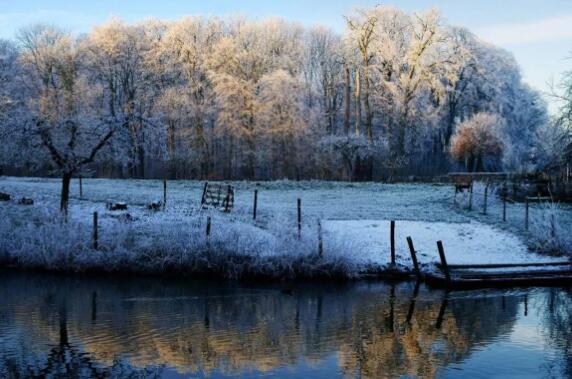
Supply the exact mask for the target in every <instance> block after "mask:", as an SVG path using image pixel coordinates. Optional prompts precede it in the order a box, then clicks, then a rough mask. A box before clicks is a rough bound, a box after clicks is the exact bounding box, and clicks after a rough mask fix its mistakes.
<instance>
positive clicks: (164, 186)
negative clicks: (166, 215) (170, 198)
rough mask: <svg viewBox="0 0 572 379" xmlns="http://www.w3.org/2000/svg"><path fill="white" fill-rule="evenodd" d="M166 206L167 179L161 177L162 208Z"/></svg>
mask: <svg viewBox="0 0 572 379" xmlns="http://www.w3.org/2000/svg"><path fill="white" fill-rule="evenodd" d="M166 206H167V180H166V179H163V209H165V207H166Z"/></svg>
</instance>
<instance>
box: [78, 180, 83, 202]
mask: <svg viewBox="0 0 572 379" xmlns="http://www.w3.org/2000/svg"><path fill="white" fill-rule="evenodd" d="M79 198H80V199H81V200H83V177H82V176H81V175H80V176H79Z"/></svg>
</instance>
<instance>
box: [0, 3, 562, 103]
mask: <svg viewBox="0 0 572 379" xmlns="http://www.w3.org/2000/svg"><path fill="white" fill-rule="evenodd" d="M380 3H381V4H384V5H392V6H395V7H397V8H400V9H403V10H405V11H407V12H415V11H422V10H425V9H428V8H432V7H436V8H439V9H440V10H441V12H442V14H443V16H444V17H445V19H446V20H447V22H448V23H449V24H451V25H457V26H464V27H467V28H469V29H470V30H471V31H473V32H474V33H476V34H477V35H478V36H479V37H481V38H482V39H484V40H486V41H489V42H491V43H494V44H495V45H498V46H501V47H503V48H505V49H507V50H509V51H510V52H512V53H513V54H514V56H515V57H516V59H517V61H518V62H519V64H520V66H521V68H522V74H523V78H524V80H525V81H526V82H527V83H529V84H530V85H531V86H532V87H534V88H536V89H538V90H540V91H543V92H549V90H550V85H549V84H550V83H551V82H554V83H558V81H559V79H560V76H561V74H562V72H564V71H567V70H572V0H544V1H543V0H400V1H381V0H279V1H277V0H266V1H264V0H251V1H246V0H242V1H241V0H159V1H157V0H155V1H150V0H91V1H81V0H76V1H64V0H0V38H14V37H15V35H16V32H17V30H18V29H20V28H21V27H24V26H26V25H30V24H33V23H38V22H41V23H48V24H55V25H58V26H61V27H64V28H66V29H68V30H71V31H73V32H77V33H81V32H87V31H89V30H90V28H91V27H92V26H93V25H96V24H100V23H102V22H105V21H106V20H107V19H109V18H110V17H119V18H120V19H122V20H124V21H127V22H138V21H141V20H145V19H147V18H150V17H155V18H160V19H165V20H175V19H178V18H180V17H182V16H185V15H191V14H192V15H203V16H220V17H226V16H233V15H237V14H238V15H242V16H247V17H249V18H252V19H262V18H265V17H270V16H279V17H283V18H285V19H288V20H291V21H298V22H300V23H302V24H304V25H314V24H320V25H324V26H329V27H331V28H333V29H335V30H337V31H339V32H342V31H343V29H344V19H343V15H345V14H349V13H350V12H351V11H352V9H353V8H354V7H365V6H374V5H376V4H380ZM547 100H549V98H548V97H547ZM549 103H550V110H551V111H552V112H554V111H556V107H557V104H555V103H553V102H551V101H550V102H549Z"/></svg>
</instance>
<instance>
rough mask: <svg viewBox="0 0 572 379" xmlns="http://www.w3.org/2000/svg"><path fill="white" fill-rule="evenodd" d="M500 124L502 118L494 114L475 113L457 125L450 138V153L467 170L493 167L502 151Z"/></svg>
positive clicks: (478, 170)
mask: <svg viewBox="0 0 572 379" xmlns="http://www.w3.org/2000/svg"><path fill="white" fill-rule="evenodd" d="M501 126H502V120H500V119H499V118H498V117H497V116H496V115H494V114H491V113H477V114H475V115H474V116H473V117H472V118H470V119H468V120H467V121H464V122H463V123H461V124H460V125H459V126H458V128H457V132H456V133H455V135H454V136H453V138H452V140H451V155H452V156H453V158H455V159H456V160H458V161H460V162H463V163H464V165H465V168H466V169H467V171H474V172H480V171H483V170H485V169H486V168H490V167H494V164H495V163H496V162H497V161H498V159H499V158H500V157H501V156H502V152H503V144H502V141H501V138H500V134H499V129H500V128H501ZM487 166H488V167H487Z"/></svg>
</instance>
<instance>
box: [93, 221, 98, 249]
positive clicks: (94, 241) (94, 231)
mask: <svg viewBox="0 0 572 379" xmlns="http://www.w3.org/2000/svg"><path fill="white" fill-rule="evenodd" d="M97 228H98V225H97V212H93V249H94V250H97V249H98V248H99V244H98V237H99V236H98V230H97Z"/></svg>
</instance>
